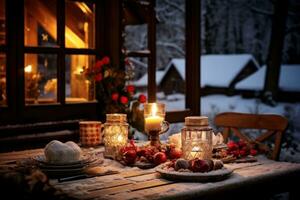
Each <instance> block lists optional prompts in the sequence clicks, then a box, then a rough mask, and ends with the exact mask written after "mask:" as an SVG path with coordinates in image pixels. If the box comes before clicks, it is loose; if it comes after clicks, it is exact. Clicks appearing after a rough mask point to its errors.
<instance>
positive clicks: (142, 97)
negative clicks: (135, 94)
mask: <svg viewBox="0 0 300 200" xmlns="http://www.w3.org/2000/svg"><path fill="white" fill-rule="evenodd" d="M146 101H147V97H146V96H145V95H143V94H140V96H139V102H140V103H145V102H146Z"/></svg>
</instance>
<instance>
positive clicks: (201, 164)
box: [189, 158, 209, 172]
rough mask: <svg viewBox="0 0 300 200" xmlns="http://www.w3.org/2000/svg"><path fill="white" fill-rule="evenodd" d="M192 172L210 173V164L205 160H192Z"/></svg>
mask: <svg viewBox="0 0 300 200" xmlns="http://www.w3.org/2000/svg"><path fill="white" fill-rule="evenodd" d="M189 164H190V170H192V171H193V172H208V171H209V164H208V163H207V162H206V161H205V160H201V159H198V158H196V159H194V160H190V162H189Z"/></svg>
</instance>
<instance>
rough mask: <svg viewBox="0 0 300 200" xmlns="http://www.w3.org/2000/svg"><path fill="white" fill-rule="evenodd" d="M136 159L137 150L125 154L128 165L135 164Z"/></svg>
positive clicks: (124, 157)
mask: <svg viewBox="0 0 300 200" xmlns="http://www.w3.org/2000/svg"><path fill="white" fill-rule="evenodd" d="M136 157H137V155H136V151H135V150H128V151H126V152H125V153H124V154H123V160H124V162H125V163H126V164H133V163H135V159H136Z"/></svg>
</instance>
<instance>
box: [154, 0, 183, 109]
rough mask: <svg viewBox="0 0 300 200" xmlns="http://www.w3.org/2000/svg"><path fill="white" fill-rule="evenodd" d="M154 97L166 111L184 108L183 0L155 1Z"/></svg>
mask: <svg viewBox="0 0 300 200" xmlns="http://www.w3.org/2000/svg"><path fill="white" fill-rule="evenodd" d="M156 6H157V9H156V10H157V15H158V18H159V19H160V23H158V24H156V37H157V38H156V59H157V61H156V64H157V71H156V84H157V99H158V100H161V101H163V102H165V103H166V106H167V107H166V108H167V111H172V110H183V109H185V78H186V77H185V1H184V0H176V1H156Z"/></svg>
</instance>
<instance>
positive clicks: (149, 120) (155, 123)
mask: <svg viewBox="0 0 300 200" xmlns="http://www.w3.org/2000/svg"><path fill="white" fill-rule="evenodd" d="M156 113H157V105H156V104H155V103H154V104H152V108H151V115H150V116H149V117H146V118H145V130H146V131H147V132H149V131H160V130H161V123H162V122H163V120H164V119H163V118H162V117H160V116H157V115H156Z"/></svg>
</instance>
